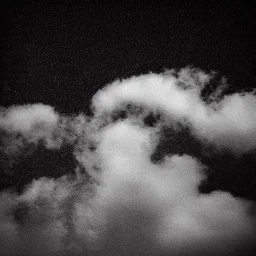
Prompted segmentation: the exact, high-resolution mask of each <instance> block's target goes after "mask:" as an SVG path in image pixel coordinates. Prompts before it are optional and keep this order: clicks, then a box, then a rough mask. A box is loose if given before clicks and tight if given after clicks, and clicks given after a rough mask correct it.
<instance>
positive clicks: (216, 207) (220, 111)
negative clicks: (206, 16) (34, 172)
mask: <svg viewBox="0 0 256 256" xmlns="http://www.w3.org/2000/svg"><path fill="white" fill-rule="evenodd" d="M213 77H214V73H212V74H206V73H205V72H203V71H201V70H197V69H191V68H185V69H182V70H180V71H179V72H176V71H174V70H172V71H167V72H165V73H163V74H152V73H151V74H148V75H141V76H137V77H132V78H129V79H126V80H123V81H115V82H113V83H111V84H109V85H107V86H106V87H105V88H103V89H102V90H100V91H98V92H97V93H96V94H95V96H94V97H93V99H92V109H93V114H94V115H93V117H92V118H89V117H86V116H84V115H79V116H78V117H68V116H61V115H59V114H58V113H56V112H55V111H54V109H53V108H52V107H50V106H45V105H43V104H36V105H26V106H13V107H10V108H7V109H5V108H2V110H1V115H0V116H1V120H0V121H1V122H0V123H1V125H0V129H1V130H2V131H3V132H4V135H5V136H6V138H8V139H6V138H5V139H3V141H4V142H5V143H4V144H3V147H2V149H3V152H4V154H7V155H12V154H11V152H12V149H13V148H15V144H17V143H19V145H20V144H22V143H24V141H29V143H32V144H35V145H37V144H38V142H39V141H40V140H42V141H44V142H45V144H44V145H45V147H47V148H59V147H61V146H62V145H63V144H66V143H69V144H73V146H74V155H75V156H76V158H77V161H78V162H79V165H80V166H83V168H85V170H86V173H87V174H86V175H85V174H84V172H82V171H79V168H78V169H77V172H76V177H75V178H74V177H69V176H64V177H60V178H58V179H55V180H54V179H50V178H47V177H42V178H40V179H38V180H34V181H33V182H32V183H31V184H29V185H28V186H27V188H26V189H25V190H24V191H23V192H22V193H21V194H13V193H11V192H8V191H3V192H2V193H1V201H0V202H1V207H0V209H1V210H0V233H1V239H0V248H1V252H3V253H4V254H3V255H35V256H37V255H85V254H86V255H244V254H246V253H249V252H252V250H253V249H255V248H254V241H255V237H256V218H255V216H254V214H253V211H252V210H251V209H253V207H255V204H254V203H253V202H250V201H249V200H246V199H241V198H235V197H233V196H232V195H231V194H230V193H228V192H221V191H213V192H211V193H209V194H202V193H200V192H199V189H198V186H199V185H200V183H201V182H202V181H203V180H204V179H205V178H206V177H207V166H205V165H203V164H202V163H201V162H200V159H197V158H196V157H194V156H191V155H188V154H182V155H180V154H179V155H178V154H175V153H173V154H169V155H168V156H165V157H164V159H163V160H162V161H161V162H158V163H153V162H152V160H151V156H152V154H153V153H154V152H155V150H156V148H157V145H158V143H160V141H161V140H160V138H159V137H160V134H161V130H162V128H163V127H169V128H170V129H178V128H177V127H178V126H176V125H178V124H182V125H183V126H184V127H188V128H189V129H191V131H192V134H193V136H195V137H196V138H197V139H199V140H200V142H201V144H202V145H204V144H207V146H210V147H213V148H214V150H217V151H219V152H220V153H221V152H222V150H227V151H229V152H230V154H234V155H235V156H236V157H237V158H239V157H240V156H241V155H243V154H246V153H248V152H249V151H250V152H252V151H253V150H255V149H256V115H255V110H256V97H255V95H254V94H253V93H243V94H242V93H235V94H231V95H226V96H224V95H223V97H221V98H220V97H219V96H220V95H221V94H222V88H223V84H220V86H219V87H218V88H216V91H215V92H214V93H213V94H211V95H210V96H209V99H211V101H206V100H203V98H202V96H201V95H202V91H203V90H205V89H206V88H207V84H208V83H210V81H211V79H213ZM150 113H152V114H153V115H160V117H159V118H156V120H155V122H154V124H153V125H150V126H149V125H147V123H146V122H145V118H146V117H148V115H149V114H150ZM17 134H19V137H18V138H20V137H21V138H23V140H22V141H20V139H18V138H17ZM10 138H11V140H10ZM11 144H12V145H11ZM7 148H8V150H7ZM19 150H20V151H21V152H22V150H23V147H22V145H21V146H19ZM88 174H89V176H90V179H88Z"/></svg>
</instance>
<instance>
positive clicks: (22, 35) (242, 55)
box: [1, 0, 256, 113]
mask: <svg viewBox="0 0 256 256" xmlns="http://www.w3.org/2000/svg"><path fill="white" fill-rule="evenodd" d="M126 2H127V3H115V4H114V3H110V1H64V0H63V1H43V0H39V1H29V0H19V1H6V5H5V6H3V7H2V13H3V22H2V28H3V29H2V36H1V38H2V45H1V59H2V69H1V84H2V85H3V86H2V93H1V94H2V99H1V101H2V102H1V105H4V106H8V105H12V104H23V103H33V102H42V103H45V104H50V105H52V106H54V107H56V109H57V110H58V111H60V112H66V113H70V112H71V113H72V112H79V111H86V110H88V105H89V100H90V99H91V96H92V95H93V94H94V93H95V92H96V91H97V90H98V89H99V88H100V87H102V86H104V85H105V84H107V83H109V82H111V81H112V80H114V79H116V78H123V77H129V76H131V75H134V74H140V73H142V72H144V73H147V72H149V71H162V70H163V69H164V68H180V67H184V66H186V65H193V66H195V67H200V68H202V69H205V70H207V71H208V70H216V71H218V72H220V74H223V75H226V76H227V77H228V79H229V82H230V83H231V84H232V85H233V86H235V87H238V88H245V87H252V86H253V84H254V83H255V75H254V72H255V48H254V43H255V22H254V21H253V18H254V17H255V12H256V9H255V7H256V4H252V3H244V1H228V3H225V4H223V3H222V1H212V2H211V1H207V2H206V1H205V2H204V3H203V1H202V3H201V4H197V3H194V2H193V1H184V2H186V3H185V4H184V3H182V4H180V3H177V4H176V3H172V2H175V1H161V3H158V1H155V2H154V3H153V1H148V3H147V4H142V3H141V2H140V1H126ZM135 2H136V4H135ZM177 2H178V1H177ZM209 2H210V3H209Z"/></svg>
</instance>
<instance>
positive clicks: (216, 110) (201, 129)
mask: <svg viewBox="0 0 256 256" xmlns="http://www.w3.org/2000/svg"><path fill="white" fill-rule="evenodd" d="M174 74H175V75H174ZM211 77H212V75H207V74H206V73H204V72H202V71H200V70H199V71H198V70H197V69H189V68H185V69H182V70H181V71H180V72H178V73H174V71H171V72H166V73H164V74H148V75H142V76H138V77H132V78H129V79H126V80H124V81H122V82H121V81H115V82H113V83H112V84H110V85H108V86H106V87H105V88H103V89H102V90H100V91H99V92H98V93H97V94H96V95H95V96H94V97H93V109H94V110H95V113H96V115H105V114H107V113H111V112H112V111H114V110H115V109H116V108H118V107H120V106H122V105H124V104H128V103H132V104H135V105H139V106H143V107H145V108H146V109H150V110H151V111H156V110H157V111H160V112H162V113H163V114H164V115H167V116H168V117H169V118H171V120H172V121H173V120H175V121H178V122H184V121H186V122H187V123H188V124H189V125H190V126H191V127H192V128H193V129H194V132H195V133H196V134H197V135H198V136H200V137H202V138H204V139H206V140H208V141H209V142H211V143H213V144H215V145H217V146H219V147H221V148H228V149H230V150H232V151H234V152H235V153H236V154H241V153H244V152H247V151H250V150H252V149H254V148H255V146H256V115H255V109H256V97H255V95H253V94H252V93H240V94H239V93H235V94H232V95H228V96H225V97H224V99H222V100H218V98H216V97H217V96H218V94H219V93H217V94H216V93H215V94H214V95H215V96H214V97H215V99H216V100H218V101H213V102H212V103H211V104H207V103H206V102H205V101H203V99H202V97H201V92H202V90H203V89H204V88H205V87H206V85H207V83H209V82H210V80H211ZM221 87H223V84H222V85H221ZM217 91H218V92H220V91H221V89H220V87H219V88H217Z"/></svg>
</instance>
